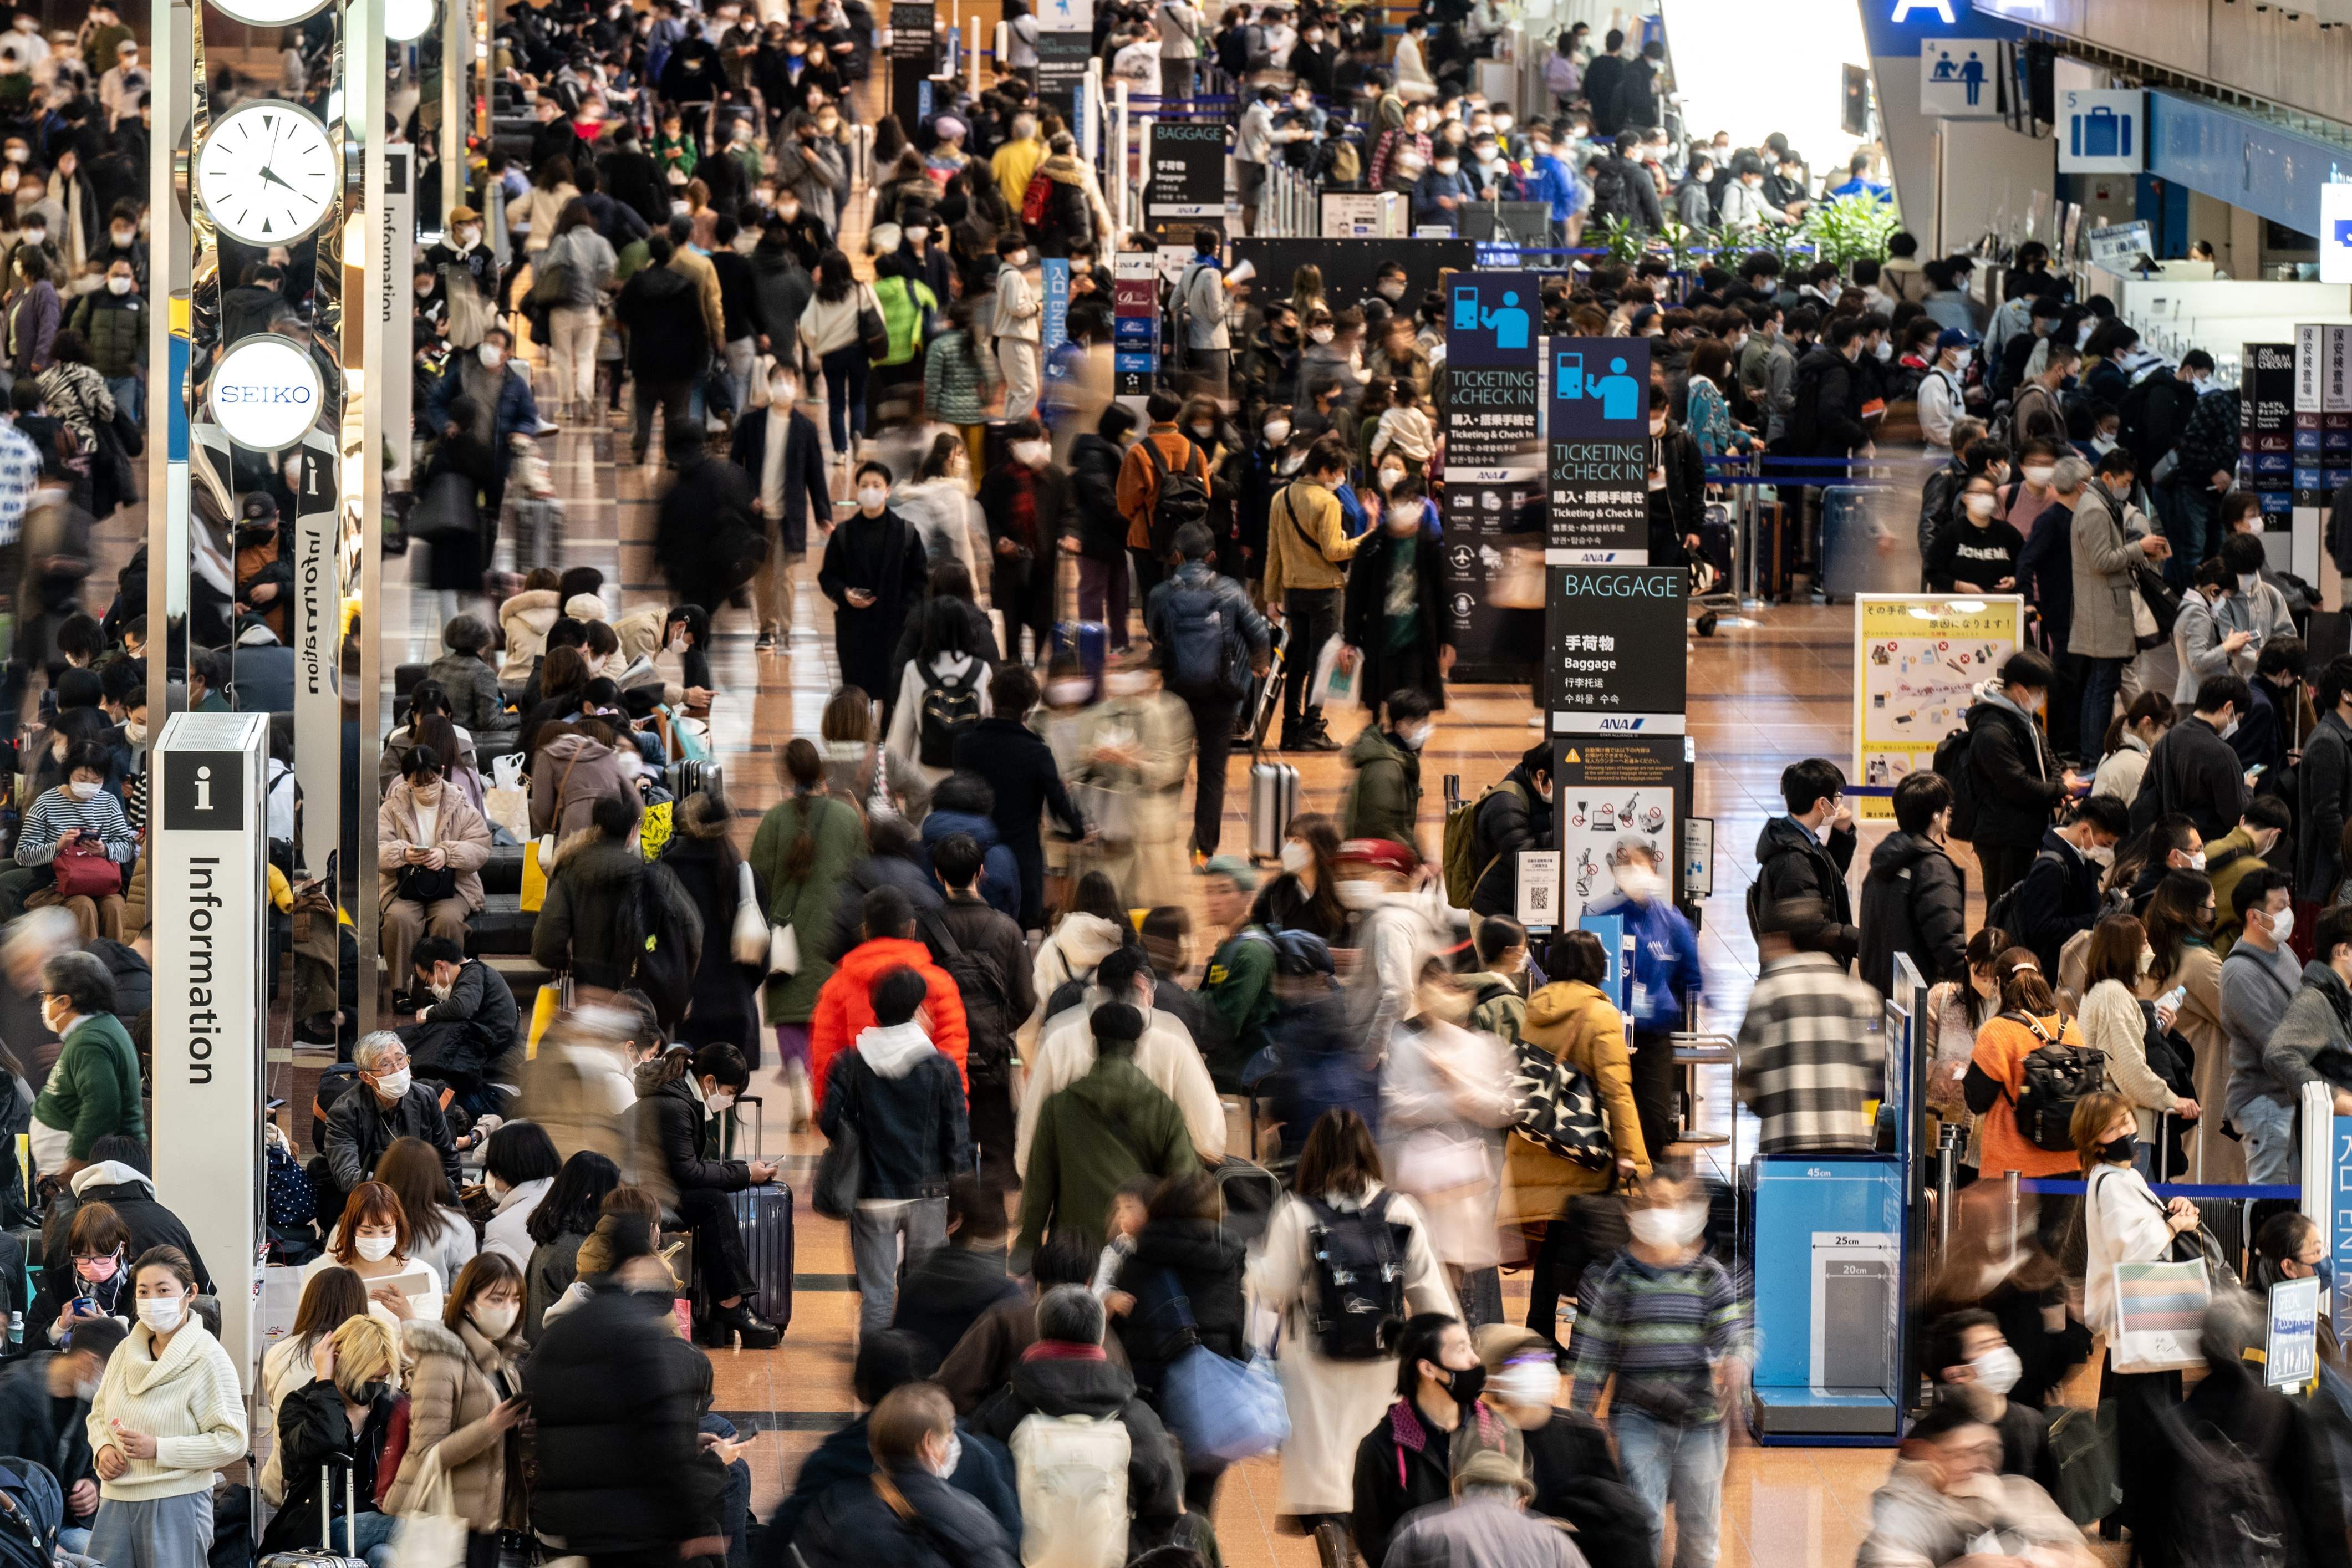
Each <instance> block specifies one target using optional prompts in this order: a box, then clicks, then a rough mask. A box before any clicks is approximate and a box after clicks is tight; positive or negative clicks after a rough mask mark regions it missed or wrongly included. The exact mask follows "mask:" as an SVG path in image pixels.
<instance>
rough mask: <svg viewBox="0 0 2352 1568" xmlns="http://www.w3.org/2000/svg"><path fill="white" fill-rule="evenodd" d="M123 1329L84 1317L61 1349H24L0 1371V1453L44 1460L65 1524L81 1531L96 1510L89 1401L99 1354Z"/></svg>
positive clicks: (100, 1367) (101, 1367) (101, 1366)
mask: <svg viewBox="0 0 2352 1568" xmlns="http://www.w3.org/2000/svg"><path fill="white" fill-rule="evenodd" d="M127 1332H128V1331H127V1330H125V1329H124V1328H123V1326H122V1324H121V1322H120V1321H118V1320H116V1319H113V1318H86V1319H84V1320H82V1321H81V1322H79V1324H77V1325H76V1326H75V1328H74V1331H73V1336H72V1338H71V1340H70V1341H69V1342H68V1344H67V1347H66V1348H65V1349H63V1350H57V1351H43V1352H39V1353H37V1354H35V1355H32V1356H28V1357H26V1359H25V1360H23V1361H20V1362H18V1363H16V1364H15V1365H13V1366H11V1367H10V1368H9V1369H8V1370H7V1371H6V1373H0V1454H14V1455H16V1456H17V1457H18V1458H26V1459H31V1460H33V1461H35V1462H36V1463H38V1464H42V1465H47V1467H48V1469H49V1473H50V1474H51V1475H53V1476H55V1477H56V1478H57V1480H58V1488H59V1489H61V1490H62V1491H63V1492H64V1493H65V1505H66V1511H65V1527H66V1528H67V1529H68V1530H80V1531H88V1530H89V1525H90V1521H91V1520H92V1519H93V1518H95V1517H96V1516H97V1513H98V1467H97V1463H96V1461H95V1460H94V1459H93V1458H92V1457H91V1455H90V1451H89V1431H88V1426H87V1423H88V1417H89V1400H88V1399H86V1398H84V1397H83V1396H82V1394H81V1392H80V1391H81V1390H82V1389H84V1388H92V1389H94V1388H96V1387H97V1386H98V1380H99V1378H100V1376H101V1375H103V1374H104V1373H105V1371H106V1358H107V1357H109V1356H110V1355H112V1354H113V1353H114V1347H115V1346H117V1345H119V1344H121V1342H122V1339H123V1335H124V1334H125V1333H127Z"/></svg>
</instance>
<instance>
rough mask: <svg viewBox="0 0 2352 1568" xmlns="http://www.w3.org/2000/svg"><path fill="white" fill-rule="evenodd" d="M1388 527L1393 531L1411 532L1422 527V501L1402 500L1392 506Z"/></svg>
mask: <svg viewBox="0 0 2352 1568" xmlns="http://www.w3.org/2000/svg"><path fill="white" fill-rule="evenodd" d="M1388 527H1389V531H1391V533H1411V532H1413V531H1415V530H1417V529H1418V528H1420V527H1421V503H1420V502H1419V501H1417V500H1401V501H1398V502H1397V503H1395V504H1394V505H1393V506H1391V507H1390V508H1389V519H1388Z"/></svg>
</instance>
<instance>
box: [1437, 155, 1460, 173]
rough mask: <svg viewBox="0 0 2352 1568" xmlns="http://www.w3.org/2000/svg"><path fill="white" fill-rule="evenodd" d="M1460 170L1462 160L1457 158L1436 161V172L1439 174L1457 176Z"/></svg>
mask: <svg viewBox="0 0 2352 1568" xmlns="http://www.w3.org/2000/svg"><path fill="white" fill-rule="evenodd" d="M1461 168H1462V160H1461V159H1459V158H1440V159H1439V160H1438V161H1437V172H1438V173H1439V174H1457V173H1459V172H1460V171H1461Z"/></svg>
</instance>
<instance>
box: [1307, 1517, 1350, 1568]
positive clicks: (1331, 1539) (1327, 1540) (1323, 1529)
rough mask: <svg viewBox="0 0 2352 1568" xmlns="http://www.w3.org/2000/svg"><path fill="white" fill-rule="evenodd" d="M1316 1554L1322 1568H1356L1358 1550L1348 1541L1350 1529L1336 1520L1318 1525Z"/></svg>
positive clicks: (1325, 1521) (1316, 1529)
mask: <svg viewBox="0 0 2352 1568" xmlns="http://www.w3.org/2000/svg"><path fill="white" fill-rule="evenodd" d="M1315 1554H1316V1557H1317V1559H1318V1562H1320V1563H1321V1564H1322V1568H1355V1563H1356V1548H1355V1543H1354V1542H1351V1541H1349V1539H1348V1527H1347V1526H1346V1525H1344V1524H1342V1523H1340V1522H1339V1521H1338V1520H1336V1519H1327V1520H1324V1521H1321V1522H1320V1523H1318V1524H1317V1525H1316V1527H1315Z"/></svg>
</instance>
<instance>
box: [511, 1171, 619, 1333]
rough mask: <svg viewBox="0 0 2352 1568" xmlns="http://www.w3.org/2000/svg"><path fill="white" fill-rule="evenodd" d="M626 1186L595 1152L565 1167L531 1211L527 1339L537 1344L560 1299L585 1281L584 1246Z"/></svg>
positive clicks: (525, 1304)
mask: <svg viewBox="0 0 2352 1568" xmlns="http://www.w3.org/2000/svg"><path fill="white" fill-rule="evenodd" d="M620 1184H621V1168H620V1167H619V1166H618V1165H615V1164H614V1163H613V1162H612V1161H610V1160H608V1159H606V1158H605V1157H604V1155H602V1154H599V1153H597V1152H594V1151H593V1150H590V1149H583V1150H581V1151H580V1152H578V1153H576V1154H574V1155H572V1158H570V1159H569V1160H566V1161H564V1162H563V1168H562V1170H560V1171H558V1172H556V1173H555V1184H554V1185H553V1186H551V1187H550V1188H549V1189H548V1190H547V1197H546V1199H545V1201H544V1202H542V1203H541V1205H539V1207H538V1208H537V1209H535V1210H534V1211H532V1214H531V1216H530V1225H529V1226H525V1227H524V1228H525V1229H526V1231H527V1232H528V1233H529V1235H530V1240H531V1254H530V1268H528V1269H527V1270H525V1271H524V1279H525V1282H526V1287H525V1291H524V1300H523V1327H522V1331H523V1338H525V1339H527V1340H529V1341H530V1342H532V1343H534V1344H536V1343H537V1342H538V1341H539V1331H540V1326H541V1319H543V1318H544V1317H546V1315H547V1309H548V1308H549V1307H550V1306H551V1305H552V1304H553V1303H554V1301H555V1299H556V1298H557V1297H559V1296H561V1295H562V1294H563V1292H564V1291H566V1290H568V1289H571V1288H572V1280H574V1279H578V1278H579V1276H580V1261H579V1258H580V1244H581V1243H582V1242H583V1241H585V1240H587V1239H588V1237H589V1236H590V1235H591V1234H592V1233H593V1231H594V1230H595V1228H596V1218H597V1215H598V1214H599V1213H600V1212H601V1211H600V1209H599V1207H598V1205H601V1204H603V1203H604V1194H607V1193H609V1192H611V1191H612V1190H613V1189H614V1187H617V1186H619V1185H620Z"/></svg>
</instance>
